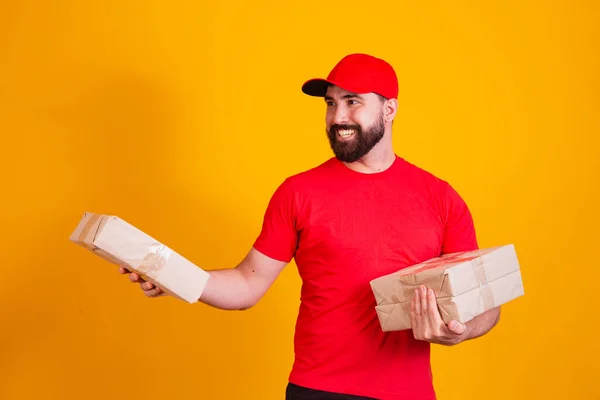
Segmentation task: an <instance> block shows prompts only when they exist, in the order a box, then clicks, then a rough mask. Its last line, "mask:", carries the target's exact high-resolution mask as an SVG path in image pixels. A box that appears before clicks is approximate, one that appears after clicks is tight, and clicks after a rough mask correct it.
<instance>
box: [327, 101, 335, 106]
mask: <svg viewBox="0 0 600 400" xmlns="http://www.w3.org/2000/svg"><path fill="white" fill-rule="evenodd" d="M334 105H335V103H334V102H333V101H328V102H327V106H328V107H333V106H334Z"/></svg>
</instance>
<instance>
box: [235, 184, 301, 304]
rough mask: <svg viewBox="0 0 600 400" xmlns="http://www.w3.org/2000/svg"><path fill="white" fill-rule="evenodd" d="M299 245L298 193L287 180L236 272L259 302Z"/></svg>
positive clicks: (273, 199) (274, 196) (277, 192)
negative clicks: (296, 197)
mask: <svg viewBox="0 0 600 400" xmlns="http://www.w3.org/2000/svg"><path fill="white" fill-rule="evenodd" d="M297 242H298V232H297V230H296V204H295V193H294V191H293V189H292V186H291V184H290V182H289V181H288V180H286V181H284V182H283V183H282V184H281V185H280V186H279V187H278V188H277V190H276V191H275V193H273V196H272V197H271V199H270V201H269V204H268V206H267V209H266V211H265V215H264V218H263V223H262V228H261V231H260V234H259V235H258V237H257V238H256V240H255V242H254V245H253V246H252V248H251V249H250V251H249V252H248V255H247V256H246V257H245V258H244V260H243V261H242V262H241V263H240V265H238V267H237V269H238V270H239V271H240V272H241V273H242V274H243V275H244V277H245V278H246V280H247V281H248V284H249V285H250V290H251V292H252V294H253V297H254V299H255V301H258V300H259V299H260V298H261V297H262V296H263V295H264V294H265V292H266V291H267V290H268V289H269V287H270V286H271V285H272V284H273V282H274V281H275V279H276V278H277V276H279V274H280V273H281V271H282V270H283V269H284V268H285V266H286V265H287V264H288V263H289V262H290V261H291V260H292V258H293V257H294V253H295V251H296V246H297Z"/></svg>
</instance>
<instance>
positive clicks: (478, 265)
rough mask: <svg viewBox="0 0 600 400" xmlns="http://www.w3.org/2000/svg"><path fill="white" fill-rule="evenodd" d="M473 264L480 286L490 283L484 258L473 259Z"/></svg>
mask: <svg viewBox="0 0 600 400" xmlns="http://www.w3.org/2000/svg"><path fill="white" fill-rule="evenodd" d="M471 265H472V266H473V272H474V273H475V278H476V279H477V284H478V285H479V286H483V285H486V284H487V283H488V280H487V276H486V274H485V268H484V262H483V259H482V258H475V259H473V260H471Z"/></svg>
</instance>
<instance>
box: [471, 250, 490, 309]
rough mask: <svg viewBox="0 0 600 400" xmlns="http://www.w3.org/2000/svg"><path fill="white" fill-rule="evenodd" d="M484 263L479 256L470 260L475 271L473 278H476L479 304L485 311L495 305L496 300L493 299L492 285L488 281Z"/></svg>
mask: <svg viewBox="0 0 600 400" xmlns="http://www.w3.org/2000/svg"><path fill="white" fill-rule="evenodd" d="M484 264H485V263H484V261H483V258H481V257H479V258H475V259H473V260H471V265H472V266H473V272H474V273H475V278H476V279H477V284H478V285H479V293H480V304H481V307H482V311H487V310H491V309H492V308H494V307H496V300H495V299H494V292H493V291H492V287H491V286H490V285H489V283H488V280H487V275H486V273H485V268H484Z"/></svg>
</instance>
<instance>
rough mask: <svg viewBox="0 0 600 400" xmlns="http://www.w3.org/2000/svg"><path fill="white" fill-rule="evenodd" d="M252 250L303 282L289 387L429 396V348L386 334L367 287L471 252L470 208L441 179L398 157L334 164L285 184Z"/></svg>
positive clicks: (408, 334)
mask: <svg viewBox="0 0 600 400" xmlns="http://www.w3.org/2000/svg"><path fill="white" fill-rule="evenodd" d="M254 247H255V248H256V249H257V250H258V251H260V252H262V253H263V254H266V255H267V256H269V257H271V258H274V259H277V260H281V261H286V262H289V261H291V260H292V258H295V261H296V265H297V266H298V271H299V274H300V277H301V279H302V290H301V297H300V300H301V303H300V310H299V314H298V319H297V323H296V332H295V337H294V348H295V361H294V365H293V368H292V371H291V374H290V377H289V379H290V382H292V383H295V384H297V385H300V386H305V387H309V388H312V389H317V390H325V391H330V392H338V393H346V394H353V395H359V396H367V397H374V398H378V399H412V400H414V399H435V392H434V388H433V384H432V372H431V365H430V357H429V350H430V349H429V343H428V342H424V341H417V340H415V339H414V338H413V336H412V332H411V331H410V330H405V331H399V332H383V331H382V330H381V326H380V324H379V320H378V318H377V314H376V312H375V297H374V295H373V292H372V290H371V287H370V285H369V282H370V281H371V280H372V279H374V278H377V277H379V276H382V275H385V274H389V273H392V272H394V271H397V270H399V269H402V268H405V267H407V266H410V265H413V264H416V263H420V262H423V261H425V260H428V259H430V258H433V257H437V256H439V255H440V254H443V253H452V252H457V251H466V250H473V249H476V248H477V240H476V236H475V230H474V227H473V221H472V218H471V214H470V212H469V209H468V207H467V206H466V204H465V203H464V202H463V200H462V199H461V197H460V196H459V195H458V194H457V193H456V191H454V190H453V189H452V187H451V186H450V185H449V184H448V183H446V182H445V181H443V180H441V179H438V178H436V177H435V176H433V175H432V174H430V173H428V172H426V171H424V170H422V169H420V168H418V167H416V166H414V165H412V164H410V163H408V162H407V161H405V160H404V159H403V158H401V157H398V156H396V159H395V162H394V163H393V164H392V166H391V167H390V168H388V169H387V170H385V171H383V172H380V173H375V174H363V173H359V172H356V171H353V170H351V169H349V168H347V167H346V166H345V165H344V164H342V163H341V162H340V161H338V160H337V159H335V158H331V159H329V160H328V161H326V162H324V163H323V164H321V165H319V166H318V167H316V168H313V169H311V170H308V171H305V172H302V173H300V174H297V175H295V176H292V177H290V178H288V179H286V180H285V181H284V182H283V183H282V184H281V186H280V187H279V188H278V189H277V190H276V191H275V193H274V194H273V197H272V198H271V200H270V202H269V205H268V207H267V210H266V213H265V217H264V222H263V226H262V231H261V233H260V235H259V237H258V238H257V240H256V242H255V244H254Z"/></svg>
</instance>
